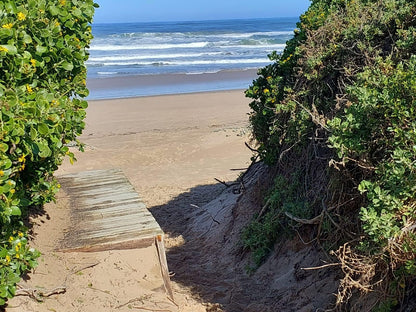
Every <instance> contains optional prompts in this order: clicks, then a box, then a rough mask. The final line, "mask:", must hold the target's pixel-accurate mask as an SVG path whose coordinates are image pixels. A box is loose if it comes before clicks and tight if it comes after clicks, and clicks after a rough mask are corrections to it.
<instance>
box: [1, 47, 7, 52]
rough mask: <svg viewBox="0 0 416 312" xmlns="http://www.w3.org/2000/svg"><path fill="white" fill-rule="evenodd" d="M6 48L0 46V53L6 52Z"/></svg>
mask: <svg viewBox="0 0 416 312" xmlns="http://www.w3.org/2000/svg"><path fill="white" fill-rule="evenodd" d="M8 51H9V50H7V48H5V47H2V46H0V52H8Z"/></svg>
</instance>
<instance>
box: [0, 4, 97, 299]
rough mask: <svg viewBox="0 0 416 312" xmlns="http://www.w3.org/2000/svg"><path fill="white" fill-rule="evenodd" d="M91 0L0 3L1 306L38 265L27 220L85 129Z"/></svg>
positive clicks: (51, 189) (50, 194) (48, 196)
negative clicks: (28, 241)
mask: <svg viewBox="0 0 416 312" xmlns="http://www.w3.org/2000/svg"><path fill="white" fill-rule="evenodd" d="M93 13H94V3H93V1H92V0H59V1H47V0H4V1H1V2H0V306H2V305H4V304H5V302H6V301H7V298H11V297H13V296H14V294H15V291H16V283H17V282H18V281H19V280H20V276H21V275H22V274H24V273H25V272H26V271H28V270H29V269H31V268H33V267H34V266H36V258H37V257H38V256H39V252H38V251H36V250H33V249H31V248H29V246H28V245H27V228H26V227H25V226H24V220H25V219H26V217H27V216H28V214H29V213H30V211H31V210H33V209H34V208H36V207H39V206H41V205H42V204H44V203H45V202H48V201H50V200H53V198H54V194H55V193H56V191H57V190H58V188H59V184H58V183H57V182H56V180H55V179H54V178H53V173H54V171H55V170H56V169H57V168H58V165H59V164H61V162H62V160H63V158H64V157H65V156H69V158H70V160H71V161H73V159H74V155H73V154H72V153H71V152H70V151H69V148H68V144H69V143H70V142H74V141H76V137H77V136H78V135H79V134H80V133H81V131H82V130H83V128H84V122H83V118H84V117H85V108H86V107H87V102H86V101H85V100H82V98H83V97H85V96H86V95H87V94H88V90H87V89H86V86H85V79H86V68H85V66H84V61H85V60H86V59H87V57H88V54H87V52H86V48H87V47H88V44H89V42H90V40H91V38H92V36H91V27H90V23H91V21H92V16H93Z"/></svg>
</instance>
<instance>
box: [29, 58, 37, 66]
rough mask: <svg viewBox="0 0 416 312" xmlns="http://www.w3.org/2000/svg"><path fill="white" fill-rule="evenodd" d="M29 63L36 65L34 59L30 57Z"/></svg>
mask: <svg viewBox="0 0 416 312" xmlns="http://www.w3.org/2000/svg"><path fill="white" fill-rule="evenodd" d="M30 63H31V64H32V66H33V67H35V66H36V60H35V59H30Z"/></svg>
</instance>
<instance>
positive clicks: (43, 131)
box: [38, 123, 49, 135]
mask: <svg viewBox="0 0 416 312" xmlns="http://www.w3.org/2000/svg"><path fill="white" fill-rule="evenodd" d="M38 132H39V133H40V134H42V135H46V134H48V133H49V127H48V126H47V125H46V124H44V123H41V124H39V125H38Z"/></svg>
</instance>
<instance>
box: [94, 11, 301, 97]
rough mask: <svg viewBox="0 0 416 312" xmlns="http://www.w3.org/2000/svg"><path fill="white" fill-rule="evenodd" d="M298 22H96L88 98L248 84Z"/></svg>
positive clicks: (243, 20)
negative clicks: (158, 82)
mask: <svg viewBox="0 0 416 312" xmlns="http://www.w3.org/2000/svg"><path fill="white" fill-rule="evenodd" d="M297 21H298V19H297V18H272V19H239V20H218V21H190V22H151V23H117V24H93V25H92V31H93V35H94V39H93V41H92V43H91V46H90V49H89V52H90V57H89V60H88V61H87V63H86V65H87V69H88V80H87V84H88V87H89V89H90V96H89V99H96V98H114V97H129V96H144V95H158V94H169V93H187V92H198V91H213V90H227V89H245V88H247V87H248V85H249V84H250V83H251V81H252V80H253V79H254V78H255V71H256V70H257V69H258V68H260V67H263V66H265V65H267V64H269V63H270V61H269V59H268V57H267V55H268V54H270V53H271V52H272V51H277V52H282V51H283V49H284V47H285V43H286V41H287V40H288V39H290V38H291V37H292V36H293V30H294V29H295V27H296V22H297ZM236 72H237V73H236ZM238 73H241V75H238ZM202 76H204V79H202V80H201V77H202ZM169 77H170V78H169ZM147 78H149V79H150V80H151V81H158V80H160V82H161V83H160V85H157V84H152V83H148V81H147V80H149V79H147ZM111 79H113V80H112V81H117V83H115V84H114V85H115V87H112V84H111V83H109V81H111ZM127 80H130V81H129V82H127ZM123 81H125V82H126V83H125V84H123V83H122V82H123ZM134 81H135V82H134ZM181 82H182V83H181ZM100 85H101V86H103V85H105V87H100Z"/></svg>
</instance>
